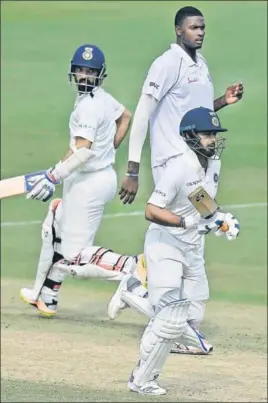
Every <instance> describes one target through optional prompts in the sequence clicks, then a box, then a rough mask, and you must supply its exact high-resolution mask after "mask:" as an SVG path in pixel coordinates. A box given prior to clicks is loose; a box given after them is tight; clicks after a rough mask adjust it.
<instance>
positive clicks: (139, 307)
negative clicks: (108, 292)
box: [121, 291, 154, 318]
mask: <svg viewBox="0 0 268 403" xmlns="http://www.w3.org/2000/svg"><path fill="white" fill-rule="evenodd" d="M121 299H122V300H123V301H124V302H126V303H127V304H128V305H129V306H130V307H131V308H134V309H135V310H136V311H138V312H139V313H141V314H143V315H146V316H148V317H149V318H152V317H153V316H154V310H153V308H152V305H151V304H150V302H149V300H148V298H142V297H140V296H138V295H135V294H133V292H129V291H123V292H122V296H121Z"/></svg>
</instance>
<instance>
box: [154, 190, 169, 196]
mask: <svg viewBox="0 0 268 403" xmlns="http://www.w3.org/2000/svg"><path fill="white" fill-rule="evenodd" d="M154 193H156V194H159V195H161V196H163V197H166V193H164V192H162V190H160V189H155V190H154Z"/></svg>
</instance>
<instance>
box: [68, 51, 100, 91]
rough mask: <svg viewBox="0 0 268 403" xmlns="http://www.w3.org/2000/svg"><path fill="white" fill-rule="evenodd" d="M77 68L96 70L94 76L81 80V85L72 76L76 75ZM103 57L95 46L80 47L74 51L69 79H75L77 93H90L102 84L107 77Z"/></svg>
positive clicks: (87, 76)
mask: <svg viewBox="0 0 268 403" xmlns="http://www.w3.org/2000/svg"><path fill="white" fill-rule="evenodd" d="M79 68H81V69H82V68H88V69H93V70H96V72H97V74H96V75H95V74H94V75H90V74H88V75H86V76H85V77H84V79H83V81H84V82H83V84H81V83H80V84H79V82H77V80H76V78H75V76H74V74H75V73H77V69H78V70H79ZM105 73H106V65H105V56H104V53H103V52H102V50H101V49H100V48H98V47H97V46H95V45H90V44H86V45H82V46H79V48H77V49H76V51H75V53H74V55H73V57H72V60H71V64H70V71H69V79H70V81H72V78H73V77H74V78H75V82H76V84H77V87H78V91H79V92H82V93H83V92H84V93H90V92H92V90H93V89H94V88H95V87H98V86H100V85H101V84H102V82H103V80H104V78H105V77H107V75H106V74H105Z"/></svg>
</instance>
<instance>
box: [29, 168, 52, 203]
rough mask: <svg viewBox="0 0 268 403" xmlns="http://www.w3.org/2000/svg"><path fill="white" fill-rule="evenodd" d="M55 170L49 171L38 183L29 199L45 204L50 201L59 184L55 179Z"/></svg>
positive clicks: (30, 193)
mask: <svg viewBox="0 0 268 403" xmlns="http://www.w3.org/2000/svg"><path fill="white" fill-rule="evenodd" d="M52 172H53V169H52V168H50V169H49V170H47V172H46V174H45V177H44V178H42V179H40V180H39V181H38V182H36V183H35V184H34V185H33V187H32V189H31V191H30V192H29V193H28V194H27V196H26V198H27V199H34V200H41V201H43V202H46V201H48V200H49V199H50V198H51V197H52V196H53V193H54V192H55V185H57V184H59V182H58V181H56V179H55V178H54V176H53V174H52Z"/></svg>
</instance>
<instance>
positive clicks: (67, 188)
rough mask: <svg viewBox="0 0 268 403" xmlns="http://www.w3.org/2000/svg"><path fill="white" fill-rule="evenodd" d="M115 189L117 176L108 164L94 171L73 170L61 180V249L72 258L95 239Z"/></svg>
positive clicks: (66, 257) (67, 257) (65, 255)
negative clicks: (104, 211) (105, 208)
mask: <svg viewBox="0 0 268 403" xmlns="http://www.w3.org/2000/svg"><path fill="white" fill-rule="evenodd" d="M116 190H117V176H116V172H115V170H114V169H113V167H112V166H111V165H110V166H109V167H107V168H104V169H102V170H100V171H96V172H74V173H73V174H72V175H70V176H69V177H68V178H66V179H65V181H64V183H63V196H62V224H61V225H62V227H61V251H62V254H63V256H64V258H65V259H68V260H72V259H75V258H76V257H77V256H78V255H79V253H80V252H81V251H82V250H83V249H84V248H85V247H87V246H91V245H93V243H94V238H95V235H96V232H97V231H98V228H99V226H100V222H101V218H102V215H103V210H104V206H105V205H106V203H108V202H109V201H111V200H112V199H113V198H114V196H115V194H116Z"/></svg>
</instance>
